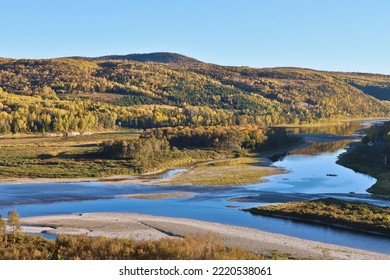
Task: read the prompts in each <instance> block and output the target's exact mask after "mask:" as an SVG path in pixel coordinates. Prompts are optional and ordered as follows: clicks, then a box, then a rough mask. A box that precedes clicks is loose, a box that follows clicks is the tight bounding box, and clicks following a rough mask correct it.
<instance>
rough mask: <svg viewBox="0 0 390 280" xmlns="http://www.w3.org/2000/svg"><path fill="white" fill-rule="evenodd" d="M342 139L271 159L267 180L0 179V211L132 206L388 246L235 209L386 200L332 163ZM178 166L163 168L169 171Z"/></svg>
mask: <svg viewBox="0 0 390 280" xmlns="http://www.w3.org/2000/svg"><path fill="white" fill-rule="evenodd" d="M361 128H362V125H361V124H360V123H358V122H350V123H344V124H342V125H340V126H336V127H335V126H331V129H330V130H326V129H325V128H323V127H321V128H319V127H317V128H316V129H317V131H311V132H308V131H298V133H333V134H335V135H352V134H353V133H355V132H356V131H357V130H359V129H361ZM348 142H349V141H347V142H344V143H342V142H340V141H338V142H331V143H314V144H313V145H311V146H309V147H305V148H302V149H298V150H296V151H294V152H293V153H292V154H289V155H286V156H284V157H282V158H280V160H279V161H277V162H275V163H274V165H275V166H278V167H281V168H284V169H286V171H287V173H286V174H280V175H274V176H269V177H267V182H265V183H259V184H253V185H247V186H236V187H207V186H206V187H199V186H179V187H177V186H166V187H157V186H140V185H121V184H115V183H113V184H104V183H97V182H93V183H45V184H40V183H36V184H3V185H0V213H1V214H2V215H3V216H5V215H6V214H7V212H8V211H9V210H10V209H16V210H17V211H18V212H19V213H20V215H21V216H22V217H26V216H36V215H53V214H66V213H85V212H134V213H144V214H151V215H160V216H169V217H180V218H191V219H198V220H203V221H209V222H218V223H224V224H231V225H239V226H246V227H251V228H256V229H262V230H266V231H270V232H276V233H283V234H287V235H291V236H296V237H300V238H306V239H311V240H317V241H322V242H327V243H333V244H338V245H343V246H349V247H355V248H361V249H367V250H372V251H377V252H385V253H390V238H386V237H380V236H375V235H368V234H363V233H358V232H353V231H348V230H342V229H334V228H330V227H327V226H319V225H311V224H308V223H303V222H296V221H291V220H288V219H275V218H270V217H261V216H254V215H252V214H250V213H247V212H243V211H240V208H248V207H252V206H255V205H264V204H269V203H275V202H285V201H300V200H306V199H312V198H320V197H329V196H331V197H338V198H343V199H351V200H359V201H365V202H369V203H373V204H378V205H382V206H390V202H389V201H385V200H379V199H375V198H373V197H371V195H370V194H368V193H367V192H366V191H365V190H366V189H367V188H368V187H370V186H371V185H372V184H373V183H375V179H374V178H372V177H370V176H367V175H363V174H359V173H356V172H354V171H352V170H349V169H347V168H344V167H342V166H339V165H337V164H336V163H335V161H336V160H337V156H338V155H339V154H340V153H342V152H344V149H343V148H342V147H345V145H346V144H347V143H348ZM183 171H184V170H182V169H180V170H171V171H169V173H167V174H165V175H164V176H172V175H174V174H176V173H178V172H183ZM178 191H179V192H182V191H188V192H192V193H193V195H192V196H190V197H186V198H176V199H163V200H141V199H127V198H120V197H118V195H120V194H135V193H156V192H178Z"/></svg>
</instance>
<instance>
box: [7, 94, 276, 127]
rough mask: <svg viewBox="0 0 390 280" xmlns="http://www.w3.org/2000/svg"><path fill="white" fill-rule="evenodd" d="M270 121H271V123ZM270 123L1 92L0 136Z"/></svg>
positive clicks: (192, 109) (228, 114) (194, 109)
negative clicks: (120, 128) (119, 128)
mask: <svg viewBox="0 0 390 280" xmlns="http://www.w3.org/2000/svg"><path fill="white" fill-rule="evenodd" d="M270 120H272V118H271V119H270ZM270 123H272V121H270V122H269V123H267V122H265V119H263V118H261V117H259V116H256V115H243V114H241V113H240V112H237V111H229V110H223V109H211V108H210V107H207V106H188V105H187V106H185V107H184V108H177V107H160V106H126V107H125V106H118V105H112V104H108V103H103V102H93V101H91V100H81V99H75V100H72V101H71V100H61V99H58V98H45V97H44V98H43V97H41V96H32V97H27V96H21V95H16V94H10V93H6V92H4V91H2V90H1V89H0V133H21V132H51V131H52V132H68V131H86V130H101V129H113V128H117V127H130V128H141V129H148V128H158V127H166V126H172V127H176V126H191V127H199V126H216V125H221V126H234V125H245V124H255V125H260V126H266V125H268V124H270Z"/></svg>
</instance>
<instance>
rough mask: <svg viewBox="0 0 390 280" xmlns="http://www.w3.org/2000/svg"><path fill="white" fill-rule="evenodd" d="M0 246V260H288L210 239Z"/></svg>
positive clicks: (26, 241) (21, 241) (23, 238)
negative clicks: (232, 246) (231, 246)
mask: <svg viewBox="0 0 390 280" xmlns="http://www.w3.org/2000/svg"><path fill="white" fill-rule="evenodd" d="M8 239H9V240H8V243H7V244H3V243H0V245H1V246H0V260H262V259H289V258H292V257H291V256H290V255H287V254H283V253H280V252H275V253H274V254H272V255H270V256H266V255H260V254H254V253H251V252H248V251H245V250H244V249H241V248H237V247H234V248H226V247H225V245H224V244H223V242H222V241H221V239H220V238H219V237H217V236H214V235H206V236H203V235H195V236H186V237H184V238H163V239H161V240H159V241H142V242H136V241H134V240H132V239H119V238H117V239H108V238H105V237H87V236H59V237H58V238H57V239H56V240H55V241H52V240H47V239H45V238H42V237H39V236H29V235H23V234H19V235H18V238H17V239H16V243H13V241H12V238H11V236H8Z"/></svg>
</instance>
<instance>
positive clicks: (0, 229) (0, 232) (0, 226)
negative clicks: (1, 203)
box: [0, 214, 7, 244]
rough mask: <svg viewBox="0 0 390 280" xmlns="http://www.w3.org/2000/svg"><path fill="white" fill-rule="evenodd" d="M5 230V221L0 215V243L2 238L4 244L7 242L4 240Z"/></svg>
mask: <svg viewBox="0 0 390 280" xmlns="http://www.w3.org/2000/svg"><path fill="white" fill-rule="evenodd" d="M6 230H7V227H6V225H5V221H4V220H3V216H1V214H0V241H1V238H2V239H3V241H4V243H5V244H6V242H7V240H6Z"/></svg>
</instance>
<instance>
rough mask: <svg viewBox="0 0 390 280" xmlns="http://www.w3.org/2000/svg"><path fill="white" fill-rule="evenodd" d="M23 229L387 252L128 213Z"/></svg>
mask: <svg viewBox="0 0 390 280" xmlns="http://www.w3.org/2000/svg"><path fill="white" fill-rule="evenodd" d="M21 222H22V224H23V232H26V233H27V232H30V233H31V232H34V233H39V232H43V233H49V234H55V235H58V234H76V235H77V234H85V235H87V236H106V237H109V238H116V237H119V238H134V239H135V240H156V239H160V238H163V237H182V236H185V235H188V234H208V233H211V234H216V235H218V236H220V237H221V239H222V241H223V242H224V244H225V245H226V246H238V247H242V248H244V249H246V250H249V251H251V252H255V253H261V254H272V252H275V251H277V252H281V253H284V254H290V255H293V256H296V257H298V258H309V259H349V260H363V259H367V260H374V259H375V260H382V259H390V254H384V253H376V252H371V251H366V250H360V249H354V248H349V247H344V246H339V245H334V244H328V243H323V242H317V241H311V240H306V239H300V238H296V237H291V236H287V235H282V234H277V233H270V232H265V231H261V230H256V229H251V228H246V227H239V226H231V225H224V224H219V223H210V222H203V221H199V220H192V219H183V218H169V217H159V216H151V215H145V214H134V213H133V214H130V213H107V212H106V213H79V214H71V215H58V216H38V217H29V218H22V219H21Z"/></svg>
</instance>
